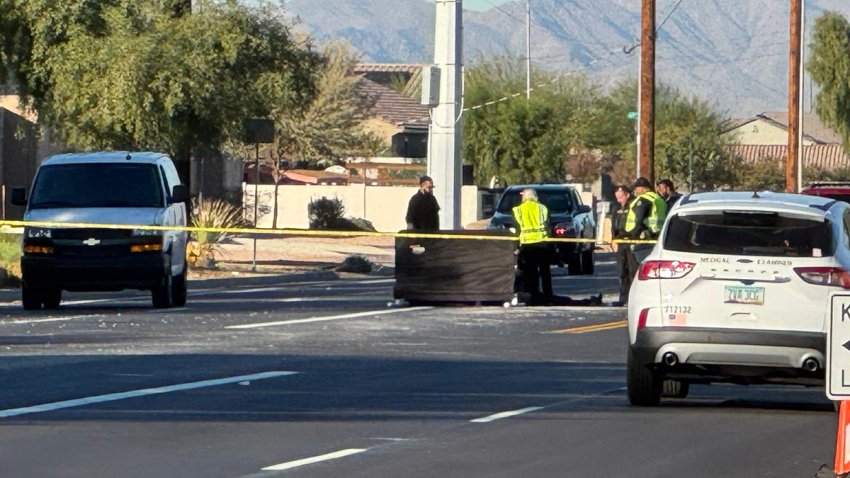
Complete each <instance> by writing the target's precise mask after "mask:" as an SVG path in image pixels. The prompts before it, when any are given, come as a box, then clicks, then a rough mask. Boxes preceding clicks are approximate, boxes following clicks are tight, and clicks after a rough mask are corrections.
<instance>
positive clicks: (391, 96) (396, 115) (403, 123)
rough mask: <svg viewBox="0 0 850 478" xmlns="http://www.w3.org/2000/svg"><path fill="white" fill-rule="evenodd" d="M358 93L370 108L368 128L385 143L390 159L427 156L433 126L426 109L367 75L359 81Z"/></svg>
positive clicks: (414, 100) (368, 110)
mask: <svg viewBox="0 0 850 478" xmlns="http://www.w3.org/2000/svg"><path fill="white" fill-rule="evenodd" d="M357 92H358V94H359V95H360V96H361V97H362V98H363V99H364V104H365V105H367V115H368V117H369V119H368V120H367V121H366V128H367V129H369V130H370V131H372V132H373V133H375V134H377V135H378V136H379V137H381V138H382V139H383V140H384V142H385V144H386V145H387V146H389V147H390V149H391V154H390V155H391V156H399V157H405V158H424V157H426V156H427V154H428V128H429V127H430V124H431V120H430V117H429V113H430V111H429V108H428V107H427V106H424V105H421V104H419V101H417V100H416V99H414V98H411V97H410V96H408V95H406V94H404V93H400V92H398V91H395V90H393V89H392V88H390V87H389V86H387V85H383V84H380V83H378V82H376V81H374V80H371V79H369V78H368V77H366V76H364V77H363V78H361V79H360V81H359V82H358V84H357Z"/></svg>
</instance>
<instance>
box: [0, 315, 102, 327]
mask: <svg viewBox="0 0 850 478" xmlns="http://www.w3.org/2000/svg"><path fill="white" fill-rule="evenodd" d="M92 317H95V318H102V317H106V316H105V315H103V314H98V315H71V316H68V317H53V318H49V319H17V320H0V325H20V324H42V323H45V322H67V321H69V320H76V319H89V318H92Z"/></svg>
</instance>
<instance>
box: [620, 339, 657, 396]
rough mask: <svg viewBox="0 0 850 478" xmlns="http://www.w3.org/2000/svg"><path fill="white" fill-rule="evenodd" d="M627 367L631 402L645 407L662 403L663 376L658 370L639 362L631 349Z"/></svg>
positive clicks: (627, 381) (627, 383)
mask: <svg viewBox="0 0 850 478" xmlns="http://www.w3.org/2000/svg"><path fill="white" fill-rule="evenodd" d="M627 367H628V370H627V373H626V388H627V392H628V396H629V403H631V404H632V405H638V406H643V407H654V406H657V405H658V404H659V403H661V386H662V378H661V376H660V375H659V374H658V372H655V371H654V370H652V369H650V368H649V367H647V366H645V365H642V364H640V363H638V361H637V358H635V355H634V352H632V351H631V349H629V357H628V363H627Z"/></svg>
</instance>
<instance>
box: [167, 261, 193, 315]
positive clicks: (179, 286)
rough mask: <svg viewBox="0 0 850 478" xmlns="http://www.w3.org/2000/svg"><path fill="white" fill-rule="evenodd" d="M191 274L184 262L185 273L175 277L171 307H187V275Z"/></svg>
mask: <svg viewBox="0 0 850 478" xmlns="http://www.w3.org/2000/svg"><path fill="white" fill-rule="evenodd" d="M188 273H189V267H188V265H187V264H186V263H185V262H184V263H183V272H182V273H180V274H178V275H176V276H174V282H173V285H172V290H171V305H173V306H174V307H183V306H184V305H186V275H187V274H188Z"/></svg>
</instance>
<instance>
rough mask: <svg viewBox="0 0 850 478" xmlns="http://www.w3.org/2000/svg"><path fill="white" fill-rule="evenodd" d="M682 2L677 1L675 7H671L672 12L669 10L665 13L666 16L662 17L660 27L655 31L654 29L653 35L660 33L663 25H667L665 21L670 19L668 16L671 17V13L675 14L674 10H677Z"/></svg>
mask: <svg viewBox="0 0 850 478" xmlns="http://www.w3.org/2000/svg"><path fill="white" fill-rule="evenodd" d="M683 1H684V0H679V1H678V2H676V5H675V6H673V9H672V10H670V12H668V13H667V16H666V17H664V20H662V21H661V24H660V25H658V28H656V29H655V34H656V35H658V32H660V31H661V29H662V28H664V24H665V23H667V20H669V19H670V16H671V15H673V13H675V12H676V9H677V8H679V5H681V4H682V2H683Z"/></svg>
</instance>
